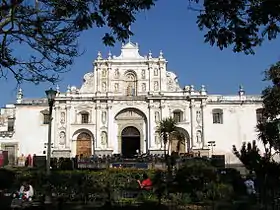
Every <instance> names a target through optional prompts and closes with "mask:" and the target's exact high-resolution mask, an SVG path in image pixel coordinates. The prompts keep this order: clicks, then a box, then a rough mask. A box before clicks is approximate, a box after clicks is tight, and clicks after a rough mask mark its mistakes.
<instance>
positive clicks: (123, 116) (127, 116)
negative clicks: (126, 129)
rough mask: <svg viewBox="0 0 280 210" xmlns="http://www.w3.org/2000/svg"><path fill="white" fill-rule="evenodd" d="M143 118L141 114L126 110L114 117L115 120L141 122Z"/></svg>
mask: <svg viewBox="0 0 280 210" xmlns="http://www.w3.org/2000/svg"><path fill="white" fill-rule="evenodd" d="M143 119H144V117H143V116H142V115H141V113H138V112H137V111H136V110H127V111H124V112H121V113H120V114H118V116H117V117H116V120H143Z"/></svg>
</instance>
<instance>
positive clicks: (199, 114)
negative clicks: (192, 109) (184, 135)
mask: <svg viewBox="0 0 280 210" xmlns="http://www.w3.org/2000/svg"><path fill="white" fill-rule="evenodd" d="M196 121H197V122H198V123H200V122H201V111H200V110H198V111H196Z"/></svg>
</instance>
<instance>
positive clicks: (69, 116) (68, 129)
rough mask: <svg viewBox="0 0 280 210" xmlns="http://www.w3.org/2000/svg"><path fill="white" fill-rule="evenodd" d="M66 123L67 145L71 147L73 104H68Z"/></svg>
mask: <svg viewBox="0 0 280 210" xmlns="http://www.w3.org/2000/svg"><path fill="white" fill-rule="evenodd" d="M75 111H76V110H75ZM65 112H66V113H65V125H66V128H65V129H66V131H65V134H66V145H65V147H66V148H67V149H68V148H69V149H71V143H72V136H71V133H70V125H71V105H70V104H68V105H66V110H65ZM76 114H77V112H75V119H76V116H77V115H76Z"/></svg>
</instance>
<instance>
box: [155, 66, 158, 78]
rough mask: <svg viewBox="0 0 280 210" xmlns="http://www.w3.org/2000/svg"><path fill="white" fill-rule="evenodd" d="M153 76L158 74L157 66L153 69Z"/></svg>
mask: <svg viewBox="0 0 280 210" xmlns="http://www.w3.org/2000/svg"><path fill="white" fill-rule="evenodd" d="M154 76H158V69H157V68H155V69H154Z"/></svg>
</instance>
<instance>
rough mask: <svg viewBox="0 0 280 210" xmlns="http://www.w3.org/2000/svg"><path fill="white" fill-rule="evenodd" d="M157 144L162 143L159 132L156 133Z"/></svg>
mask: <svg viewBox="0 0 280 210" xmlns="http://www.w3.org/2000/svg"><path fill="white" fill-rule="evenodd" d="M155 144H156V145H160V144H161V138H160V135H159V133H158V132H156V133H155Z"/></svg>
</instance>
